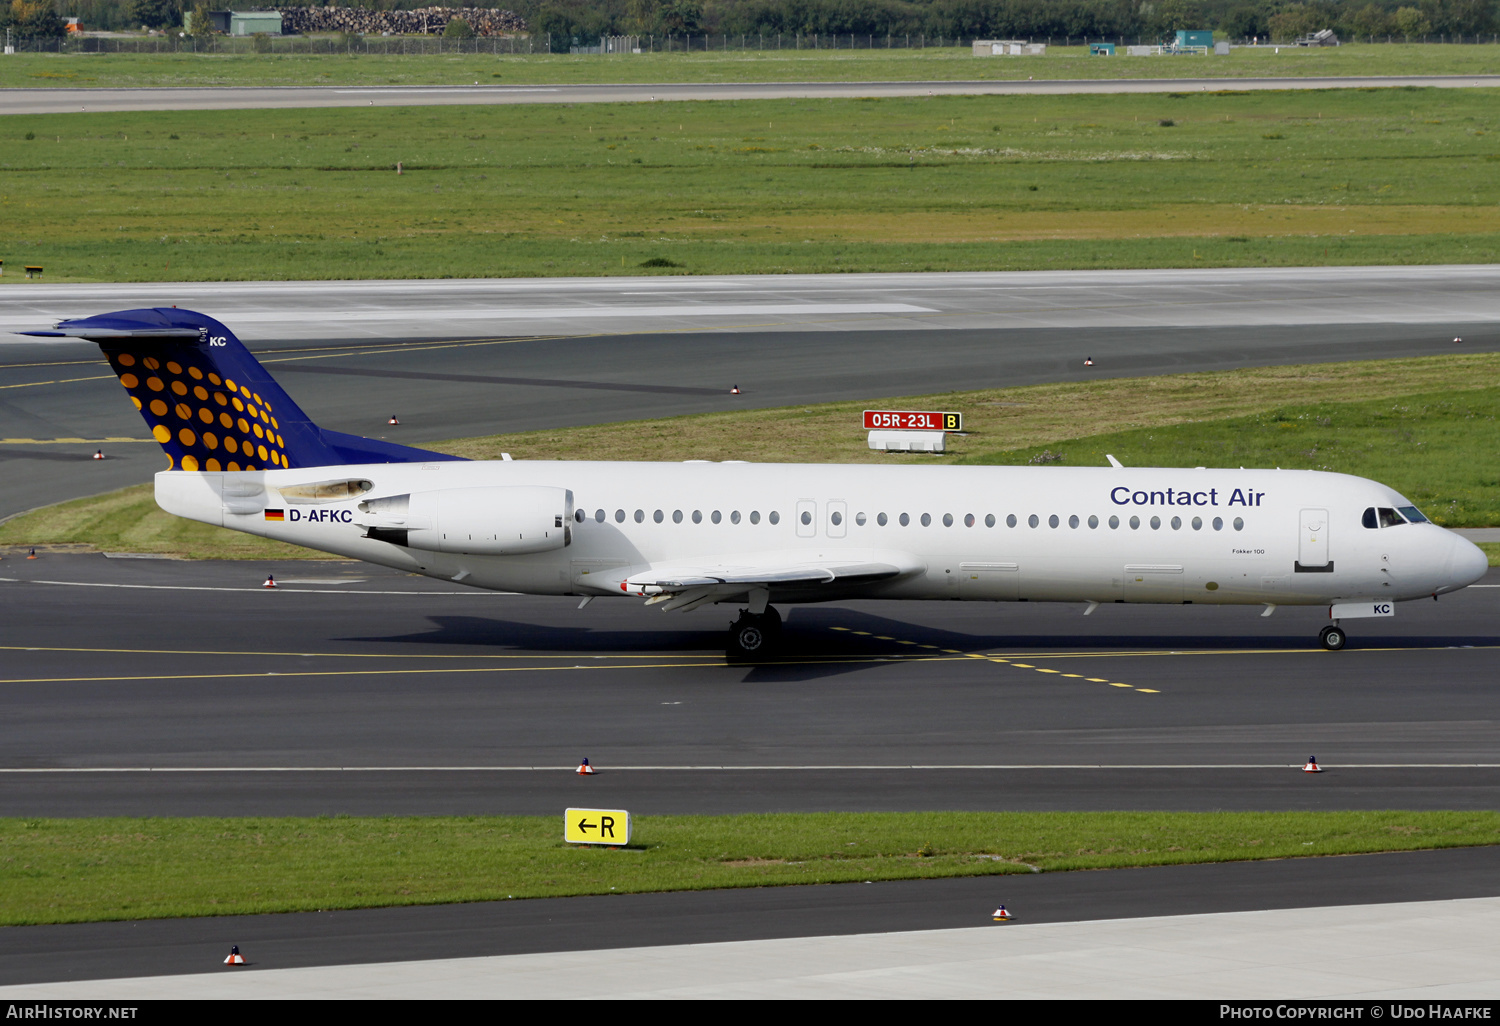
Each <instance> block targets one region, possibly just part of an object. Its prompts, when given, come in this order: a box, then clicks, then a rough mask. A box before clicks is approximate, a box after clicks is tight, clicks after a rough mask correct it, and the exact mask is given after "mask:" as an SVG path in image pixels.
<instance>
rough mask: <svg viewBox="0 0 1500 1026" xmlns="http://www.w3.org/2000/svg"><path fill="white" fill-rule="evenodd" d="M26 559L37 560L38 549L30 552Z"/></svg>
mask: <svg viewBox="0 0 1500 1026" xmlns="http://www.w3.org/2000/svg"><path fill="white" fill-rule="evenodd" d="M26 558H27V559H35V558H36V549H32V550H31V552H30V554H29V555H27V557H26Z"/></svg>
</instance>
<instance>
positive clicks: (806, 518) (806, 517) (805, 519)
mask: <svg viewBox="0 0 1500 1026" xmlns="http://www.w3.org/2000/svg"><path fill="white" fill-rule="evenodd" d="M802 523H803V524H804V525H806V524H810V523H812V513H811V512H810V511H809V510H803V511H802Z"/></svg>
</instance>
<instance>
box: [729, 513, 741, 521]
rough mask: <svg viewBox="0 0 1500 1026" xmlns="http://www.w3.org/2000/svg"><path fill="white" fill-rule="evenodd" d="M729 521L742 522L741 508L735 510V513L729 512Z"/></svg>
mask: <svg viewBox="0 0 1500 1026" xmlns="http://www.w3.org/2000/svg"><path fill="white" fill-rule="evenodd" d="M729 522H730V523H731V524H737V523H739V522H740V511H739V510H735V511H734V512H733V513H730V514H729Z"/></svg>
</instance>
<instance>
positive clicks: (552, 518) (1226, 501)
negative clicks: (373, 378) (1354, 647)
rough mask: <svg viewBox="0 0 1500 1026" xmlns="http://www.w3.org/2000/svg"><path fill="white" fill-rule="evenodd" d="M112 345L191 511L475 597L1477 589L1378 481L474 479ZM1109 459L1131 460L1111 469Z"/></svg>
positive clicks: (183, 327) (217, 343)
mask: <svg viewBox="0 0 1500 1026" xmlns="http://www.w3.org/2000/svg"><path fill="white" fill-rule="evenodd" d="M27 334H33V335H43V336H64V337H76V338H84V339H90V340H92V341H94V342H96V343H98V344H99V346H100V348H101V349H103V351H104V353H105V355H106V356H107V357H108V358H109V361H110V364H111V366H112V367H113V368H114V370H115V372H116V373H117V374H118V376H119V378H120V381H121V383H122V384H123V385H124V386H125V389H126V391H127V393H128V394H129V396H130V398H131V400H132V401H133V402H134V403H135V405H136V407H137V408H138V409H139V410H140V411H141V414H142V415H143V416H144V417H145V419H146V423H147V424H148V425H150V427H151V430H152V433H153V435H154V436H155V437H156V439H157V440H158V441H159V442H161V444H162V447H163V448H164V449H165V450H166V453H167V457H168V463H169V466H168V469H167V470H165V471H163V472H161V473H159V474H157V475H156V501H157V503H158V504H159V505H160V506H161V507H162V508H163V509H164V510H167V511H168V512H170V513H175V514H177V515H178V516H182V517H188V518H190V519H193V520H199V521H202V522H204V523H208V524H214V525H219V526H223V527H228V528H231V529H232V530H236V531H245V532H247V533H249V534H257V535H263V536H265V537H267V538H274V539H276V540H278V541H286V542H291V543H293V544H295V545H303V546H306V547H308V548H312V549H317V550H320V551H323V552H330V553H335V554H337V555H340V556H348V557H352V558H355V559H361V560H366V561H368V562H371V563H378V564H380V565H382V566H388V567H394V568H396V569H398V570H407V571H411V572H414V573H420V574H426V575H428V576H430V577H439V578H445V579H447V580H451V581H457V582H461V583H463V584H466V585H471V586H473V587H476V588H488V589H494V590H500V591H515V592H525V593H527V594H534V595H574V596H581V597H582V598H583V600H584V601H583V602H582V603H580V605H583V604H586V603H587V602H588V601H589V600H591V599H593V598H596V597H601V598H602V597H613V598H623V597H631V598H635V599H637V600H639V599H642V598H644V599H645V604H646V605H654V606H660V607H661V608H662V609H664V610H672V609H682V610H687V609H695V608H697V607H699V606H702V605H705V604H707V603H730V604H733V605H735V606H739V607H742V608H741V609H740V613H739V617H738V619H736V620H735V622H734V623H733V625H732V626H731V628H730V636H729V644H728V654H729V656H730V658H732V659H755V658H765V657H767V656H769V655H771V654H772V653H773V652H774V651H775V648H776V642H777V639H778V636H779V628H780V623H781V618H780V616H779V615H778V614H777V612H776V610H775V609H774V607H773V606H772V603H773V602H775V603H783V604H786V603H796V602H827V601H832V600H847V599H949V600H952V599H966V600H974V601H989V602H994V601H1020V602H1078V603H1086V604H1087V605H1086V607H1085V613H1091V612H1093V611H1094V609H1095V608H1096V607H1097V605H1098V604H1099V603H1104V602H1154V603H1171V604H1183V603H1189V602H1199V603H1215V604H1220V605H1261V606H1264V607H1265V611H1264V613H1263V614H1262V615H1269V614H1270V612H1271V611H1272V610H1274V609H1275V607H1276V606H1278V605H1303V606H1328V607H1329V617H1330V619H1332V621H1333V623H1331V624H1330V625H1329V626H1326V627H1324V628H1323V630H1322V633H1321V635H1320V639H1321V641H1322V644H1323V646H1324V647H1325V648H1328V649H1330V650H1337V649H1340V648H1342V647H1343V646H1344V642H1345V635H1344V632H1343V629H1342V628H1341V627H1340V626H1339V623H1340V621H1342V620H1344V619H1349V618H1355V617H1370V616H1391V615H1393V613H1394V610H1395V603H1397V602H1400V601H1406V600H1411V599H1425V598H1429V597H1431V598H1436V597H1437V596H1438V595H1441V594H1443V593H1445V592H1451V591H1456V590H1458V589H1460V588H1463V587H1466V586H1467V585H1470V584H1472V583H1474V582H1475V581H1477V580H1479V579H1480V578H1481V577H1482V576H1484V573H1485V570H1486V568H1487V565H1488V561H1487V559H1486V557H1485V554H1484V553H1483V552H1482V551H1480V549H1479V548H1478V547H1477V546H1475V545H1473V544H1471V543H1470V542H1468V541H1467V540H1465V539H1463V538H1461V537H1459V536H1458V535H1456V534H1453V533H1452V532H1450V531H1446V530H1444V529H1443V528H1441V527H1438V526H1437V525H1435V524H1432V523H1430V522H1429V521H1428V520H1427V518H1426V517H1424V516H1423V515H1422V514H1421V513H1420V512H1419V511H1418V510H1417V509H1416V507H1415V506H1413V505H1412V503H1410V502H1409V501H1407V500H1406V499H1405V498H1403V497H1402V496H1401V495H1399V494H1397V493H1396V492H1394V491H1392V490H1391V489H1389V488H1387V487H1385V486H1384V485H1382V484H1379V483H1377V482H1375V481H1369V480H1365V479H1363V478H1358V477H1351V476H1348V475H1345V474H1329V473H1321V472H1316V471H1306V470H1209V469H1204V468H1197V469H1159V468H1158V469H1150V468H1126V467H1121V466H1111V467H1099V468H1061V467H947V466H929V467H923V466H886V467H881V466H852V465H851V466H839V465H822V464H810V465H797V464H756V463H744V462H739V461H731V462H724V463H710V462H703V461H691V462H688V463H597V462H553V461H530V460H525V461H521V460H517V461H512V460H509V459H506V460H503V461H498V462H496V461H485V462H480V461H468V460H461V459H458V458H456V457H452V456H445V455H442V454H439V453H433V452H427V451H424V450H421V449H414V448H410V447H407V446H401V445H395V444H392V443H389V442H383V441H379V440H376V439H369V438H359V437H356V436H353V435H347V434H343V433H341V432H335V431H328V430H324V429H321V428H319V427H317V426H316V425H315V424H313V423H312V421H310V420H308V418H307V416H306V415H305V414H304V413H303V412H302V411H301V410H300V409H298V408H297V405H296V404H295V403H293V402H292V400H291V398H290V397H288V396H287V394H286V393H285V392H284V391H282V389H281V388H280V386H278V385H277V384H276V382H274V381H273V380H272V379H271V377H270V376H269V375H268V374H267V373H266V371H265V370H264V368H262V367H261V365H260V364H259V363H258V362H257V361H256V360H255V358H254V357H253V356H251V355H250V353H249V351H248V350H246V349H245V348H244V346H242V345H241V344H240V342H239V341H238V340H237V339H236V338H235V337H234V336H233V335H232V334H231V333H230V332H229V331H228V329H226V328H225V327H224V326H223V325H222V324H220V323H219V322H218V321H216V320H214V319H212V318H210V317H206V316H204V315H202V314H197V313H192V312H190V311H187V310H178V309H175V308H173V309H147V310H125V311H120V312H117V313H110V314H104V315H101V316H97V317H90V318H84V319H78V320H69V321H63V322H61V323H59V324H58V325H57V326H56V328H55V329H54V330H52V331H37V332H28V333H27ZM1111 462H1113V460H1111Z"/></svg>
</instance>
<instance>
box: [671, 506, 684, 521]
mask: <svg viewBox="0 0 1500 1026" xmlns="http://www.w3.org/2000/svg"><path fill="white" fill-rule="evenodd" d="M672 523H674V524H680V523H682V510H680V509H674V510H673V511H672Z"/></svg>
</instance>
